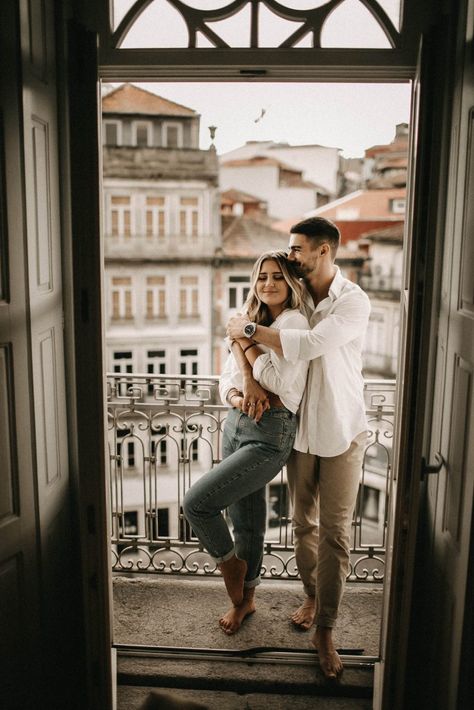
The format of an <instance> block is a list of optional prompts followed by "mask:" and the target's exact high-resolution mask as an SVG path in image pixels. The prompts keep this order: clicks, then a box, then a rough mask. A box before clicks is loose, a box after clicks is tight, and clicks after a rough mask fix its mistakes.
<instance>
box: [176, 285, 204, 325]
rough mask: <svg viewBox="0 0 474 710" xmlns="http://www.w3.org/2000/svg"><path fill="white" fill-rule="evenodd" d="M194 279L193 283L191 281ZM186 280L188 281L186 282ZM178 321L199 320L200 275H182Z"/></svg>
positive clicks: (179, 286)
mask: <svg viewBox="0 0 474 710" xmlns="http://www.w3.org/2000/svg"><path fill="white" fill-rule="evenodd" d="M191 279H192V281H191ZM185 280H186V281H185ZM178 288H179V299H178V309H179V310H178V319H179V320H189V319H192V320H197V319H199V318H200V312H199V306H200V302H199V291H200V279H199V275H198V274H180V275H179V281H178Z"/></svg>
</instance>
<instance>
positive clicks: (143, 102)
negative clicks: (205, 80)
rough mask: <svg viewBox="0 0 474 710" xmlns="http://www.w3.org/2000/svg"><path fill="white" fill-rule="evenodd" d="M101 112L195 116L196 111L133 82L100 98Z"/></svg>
mask: <svg viewBox="0 0 474 710" xmlns="http://www.w3.org/2000/svg"><path fill="white" fill-rule="evenodd" d="M102 112H103V113H125V114H141V115H143V116H183V117H184V116H197V115H198V114H197V113H196V111H193V109H191V108H187V107H186V106H181V105H180V104H177V103H175V102H174V101H170V100H169V99H165V98H164V97H163V96H157V94H153V93H151V91H146V90H145V89H141V88H139V87H138V86H134V85H133V84H122V85H121V86H119V87H117V88H116V89H114V90H113V91H111V92H110V93H109V94H107V95H106V96H104V98H103V99H102Z"/></svg>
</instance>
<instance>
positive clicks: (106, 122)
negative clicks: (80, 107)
mask: <svg viewBox="0 0 474 710" xmlns="http://www.w3.org/2000/svg"><path fill="white" fill-rule="evenodd" d="M108 126H115V129H116V136H117V140H116V141H115V142H114V143H109V141H108V140H107V127H108ZM122 128H123V127H122V121H120V120H119V119H114V118H104V119H103V123H102V144H103V145H104V146H106V147H109V148H114V147H116V146H120V145H122Z"/></svg>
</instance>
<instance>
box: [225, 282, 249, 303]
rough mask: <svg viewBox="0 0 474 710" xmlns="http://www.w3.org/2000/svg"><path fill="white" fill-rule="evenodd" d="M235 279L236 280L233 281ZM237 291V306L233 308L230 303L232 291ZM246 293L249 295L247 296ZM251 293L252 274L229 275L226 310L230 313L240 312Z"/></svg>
mask: <svg viewBox="0 0 474 710" xmlns="http://www.w3.org/2000/svg"><path fill="white" fill-rule="evenodd" d="M233 279H235V280H233ZM233 290H235V302H236V305H235V306H232V305H231V302H230V298H231V291H233ZM245 291H247V293H246V294H245ZM249 291H250V274H244V273H241V274H237V273H235V274H229V275H228V276H227V281H226V308H227V310H228V311H235V310H238V309H239V308H241V307H242V306H243V304H244V303H245V300H246V298H247V295H248V293H249Z"/></svg>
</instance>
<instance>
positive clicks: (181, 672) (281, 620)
mask: <svg viewBox="0 0 474 710" xmlns="http://www.w3.org/2000/svg"><path fill="white" fill-rule="evenodd" d="M113 590H114V643H117V644H140V645H146V646H153V645H156V646H174V647H176V646H178V647H183V648H213V649H247V648H252V647H256V646H258V647H262V646H265V647H273V648H274V647H278V648H285V649H294V650H297V649H308V648H310V633H309V632H302V631H299V630H298V629H296V628H295V627H294V626H293V625H292V623H291V622H290V620H289V614H290V613H291V611H292V610H293V609H294V608H296V607H297V606H298V605H299V603H301V601H302V600H303V598H304V595H303V592H302V587H301V584H300V583H299V582H295V581H288V580H281V581H273V580H268V581H264V582H263V583H262V584H261V585H260V587H258V589H257V594H256V601H257V612H256V613H255V614H253V615H252V616H251V617H249V618H248V619H247V620H246V621H245V622H244V624H243V626H242V628H241V629H240V631H239V632H238V633H237V634H235V635H234V636H226V634H224V633H223V632H222V631H221V629H220V628H219V626H218V624H217V620H218V618H219V616H220V615H221V614H222V613H223V612H225V611H226V609H227V608H228V600H227V595H226V592H225V589H224V584H223V582H222V580H221V579H219V578H212V579H211V578H196V577H172V576H167V577H165V576H163V575H156V576H153V577H151V576H146V575H142V576H136V575H133V576H131V575H130V576H126V575H122V576H115V577H114V580H113ZM381 606H382V588H381V587H380V586H374V585H361V584H357V585H348V587H347V588H346V593H345V596H344V600H343V603H342V608H341V612H340V617H339V621H338V626H337V628H336V630H335V640H336V645H337V646H338V648H344V649H363V652H364V654H365V655H368V656H377V655H378V647H379V634H380V618H381ZM118 672H119V683H120V685H119V693H118V708H119V710H125V708H127V710H132V709H133V710H134V709H135V708H139V707H140V703H141V702H142V701H143V699H144V697H145V696H146V694H147V693H148V690H149V689H150V688H153V687H155V688H158V687H160V688H172V689H173V690H172V691H171V692H172V693H175V694H176V693H177V694H178V695H179V697H183V693H184V697H188V698H190V697H193V698H194V699H195V700H199V701H200V702H204V703H205V705H204V707H208V708H223V709H224V710H226V709H227V708H229V710H231V709H232V710H234V708H235V709H237V708H242V709H243V708H252V709H253V708H255V709H257V708H263V707H267V706H268V704H269V703H270V702H271V703H272V705H273V710H279V709H280V708H282V709H283V708H286V707H291V708H294V710H299V709H300V708H301V709H303V708H309V707H311V708H314V709H315V710H316V708H327V709H328V710H332V708H334V710H336V708H337V710H342V709H344V710H346V709H347V710H348V709H349V708H354V709H355V708H364V710H366V709H368V708H370V707H371V701H370V699H369V697H370V692H371V688H369V685H370V684H371V681H370V680H367V678H368V676H367V675H364V673H363V672H362V671H359V670H357V669H350V668H347V669H346V670H345V672H344V674H343V681H342V682H341V684H340V685H339V686H338V689H337V690H336V692H334V693H332V692H329V693H328V691H327V688H324V683H323V681H322V677H321V674H320V672H319V669H318V667H317V660H316V658H315V666H314V667H312V666H311V667H308V666H295V665H293V666H284V665H277V664H274V665H272V664H266V665H265V664H253V665H251V664H247V663H240V662H239V663H235V662H234V663H229V662H220V663H217V662H214V661H212V662H209V661H207V662H204V661H197V662H196V661H183V660H179V659H178V660H170V661H167V660H163V659H160V660H158V659H152V660H149V661H143V660H142V659H138V660H137V659H135V658H134V659H127V658H124V659H119V663H118ZM206 674H207V679H208V682H207V683H206ZM211 676H212V678H211ZM127 678H128V680H127ZM130 679H132V680H130ZM183 679H184V680H183ZM279 684H280V685H279ZM132 686H135V687H132ZM136 686H141V687H136ZM279 687H281V692H280V691H279V690H278V688H279ZM227 690H228V692H225V691H227ZM211 691H213V692H211ZM268 691H270V693H271V695H270V696H269V695H268V694H267V692H268ZM359 691H360V692H359ZM315 695H316V696H320V695H323V696H325V697H315ZM329 695H330V696H331V697H329ZM332 695H334V696H350V697H332ZM318 703H322V704H318ZM157 707H158V706H157ZM160 707H161V706H160ZM163 707H165V706H163Z"/></svg>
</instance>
